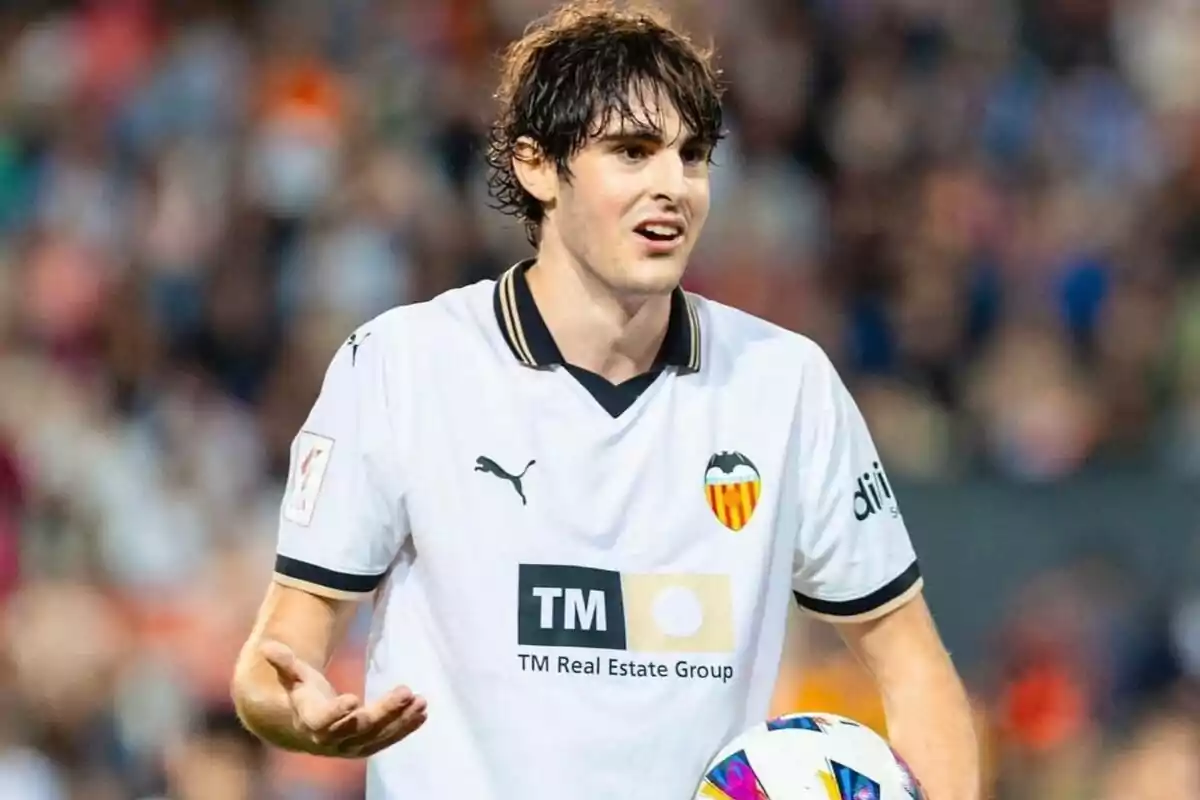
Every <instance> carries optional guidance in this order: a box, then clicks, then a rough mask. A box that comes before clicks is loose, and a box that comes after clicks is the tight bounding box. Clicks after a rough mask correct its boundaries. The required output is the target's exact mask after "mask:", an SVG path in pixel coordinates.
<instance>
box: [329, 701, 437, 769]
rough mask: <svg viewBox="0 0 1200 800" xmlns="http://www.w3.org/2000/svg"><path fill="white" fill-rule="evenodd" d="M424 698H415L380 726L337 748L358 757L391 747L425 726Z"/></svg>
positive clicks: (345, 741) (348, 739)
mask: <svg viewBox="0 0 1200 800" xmlns="http://www.w3.org/2000/svg"><path fill="white" fill-rule="evenodd" d="M428 716H429V713H428V711H427V705H426V702H425V698H423V697H417V698H414V699H413V700H412V702H410V703H409V704H407V705H406V706H404V708H403V709H401V710H400V711H399V712H397V713H394V714H392V715H391V716H389V717H388V718H387V719H386V720H385V721H384V722H383V723H382V724H380V725H379V726H377V727H375V728H374V729H373V730H370V731H367V732H366V733H363V734H359V735H355V736H351V737H348V738H346V739H344V740H343V741H342V742H340V743H339V747H341V748H344V749H345V750H347V751H348V752H351V753H354V754H356V755H357V756H359V757H364V756H369V755H373V754H375V753H378V752H379V751H380V750H383V749H385V748H388V747H391V746H392V745H394V744H395V743H396V742H398V741H400V740H401V739H403V738H404V737H406V736H408V735H409V734H410V733H412V732H413V731H415V730H416V729H417V728H420V727H421V726H422V725H424V724H425V720H426V719H427V718H428Z"/></svg>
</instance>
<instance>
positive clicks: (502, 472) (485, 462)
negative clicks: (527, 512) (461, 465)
mask: <svg viewBox="0 0 1200 800" xmlns="http://www.w3.org/2000/svg"><path fill="white" fill-rule="evenodd" d="M536 463H537V462H536V461H532V460H531V461H530V462H529V463H528V464H526V465H525V469H523V470H521V474H520V475H513V474H511V473H510V472H508V471H507V470H506V469H504V467H502V466H500V465H499V464H497V463H496V462H495V461H492V460H491V459H490V458H488V457H487V456H480V457H479V458H477V459H475V471H476V472H484V473H487V474H488V475H495V476H496V477H497V478H500V479H501V480H505V481H508V482H509V483H511V484H512V487H513V489H514V490H515V491H516V493H517V496H518V497H520V498H521V505H527V503H526V501H525V489H524V488H523V486H522V484H521V482H522V480H524V478H525V473H526V472H529V468H530V467H532V466H533V465H534V464H536Z"/></svg>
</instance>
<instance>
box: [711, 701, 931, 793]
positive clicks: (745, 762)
mask: <svg viewBox="0 0 1200 800" xmlns="http://www.w3.org/2000/svg"><path fill="white" fill-rule="evenodd" d="M924 798H925V795H924V793H923V792H922V791H921V787H920V784H919V783H917V781H916V779H914V778H913V776H912V772H911V771H910V770H909V768H908V766H907V765H906V764H905V763H904V760H903V759H901V758H900V757H899V756H898V755H897V754H896V753H895V751H893V750H892V748H891V746H890V745H888V743H887V741H885V740H884V739H883V738H882V737H881V736H879V735H878V734H876V733H875V732H874V731H872V730H871V729H870V728H868V727H866V726H865V725H861V724H859V723H857V722H855V721H854V720H851V719H846V718H845V717H839V716H837V715H836V714H823V713H818V712H806V713H799V714H788V715H786V716H782V717H777V718H775V719H772V720H768V721H767V722H763V723H759V724H758V725H755V726H754V727H752V728H750V729H749V730H747V731H745V732H743V733H742V734H741V735H739V736H738V737H736V738H735V739H734V740H733V741H732V742H730V743H729V744H727V745H726V746H725V747H724V749H722V750H721V752H720V753H718V754H717V755H716V757H715V758H714V759H713V760H712V763H711V764H709V766H708V769H706V770H705V774H704V780H703V782H702V783H701V784H700V788H699V789H697V791H696V798H695V800H924Z"/></svg>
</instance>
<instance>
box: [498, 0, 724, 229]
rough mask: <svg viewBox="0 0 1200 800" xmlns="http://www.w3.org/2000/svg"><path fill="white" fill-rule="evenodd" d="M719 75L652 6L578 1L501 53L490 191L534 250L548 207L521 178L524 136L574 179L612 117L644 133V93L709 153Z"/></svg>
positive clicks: (706, 54) (717, 114) (652, 123)
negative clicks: (573, 170) (573, 163)
mask: <svg viewBox="0 0 1200 800" xmlns="http://www.w3.org/2000/svg"><path fill="white" fill-rule="evenodd" d="M719 75H720V73H719V72H718V70H717V69H716V67H715V66H714V64H713V51H712V48H701V47H699V46H697V45H696V44H694V43H693V42H692V41H691V39H689V38H688V37H687V36H686V35H684V34H683V33H680V32H679V31H677V30H675V29H674V28H672V27H671V26H670V24H669V23H668V22H667V20H666V18H665V17H664V16H663V15H662V14H661V13H659V12H658V11H656V10H654V9H652V8H649V7H645V8H637V9H630V10H622V9H618V8H617V7H616V6H615V5H614V4H613V3H610V2H599V1H597V0H584V2H574V3H570V4H568V5H565V6H562V7H560V8H559V9H557V10H556V11H554V12H552V13H551V14H549V15H548V16H546V17H544V18H542V19H540V20H538V21H536V22H534V23H533V24H532V25H531V26H530V27H529V28H528V29H527V30H526V31H525V35H524V36H523V37H522V38H521V39H519V40H517V41H516V42H514V43H513V44H512V45H510V46H509V47H508V49H507V50H506V51H505V52H504V59H503V63H502V67H501V78H500V87H499V89H498V91H497V93H496V99H497V100H498V102H499V111H498V113H497V116H496V120H495V122H494V123H493V125H492V128H491V132H490V135H489V140H488V151H487V163H488V167H489V176H488V189H489V192H490V194H491V196H492V198H493V200H494V201H495V207H496V208H497V209H498V210H500V211H502V212H504V213H506V214H509V215H511V216H515V217H517V218H518V219H520V220H521V221H522V222H524V224H525V231H526V236H527V237H528V239H529V243H530V244H532V245H534V246H537V242H538V232H539V230H540V228H541V223H542V219H543V216H544V213H545V210H544V209H543V207H542V204H541V202H539V201H538V200H537V198H535V197H533V196H532V195H530V194H529V193H528V192H527V191H525V188H524V187H523V186H522V185H521V182H520V181H519V180H518V179H517V176H516V173H515V171H514V169H513V159H514V158H525V157H529V155H532V154H526V153H525V152H524V148H521V147H519V146H518V142H519V141H520V140H521V139H522V138H528V139H529V140H531V141H532V142H533V143H534V144H535V146H536V148H537V151H538V152H537V155H538V156H539V157H541V158H546V159H550V160H552V161H554V163H555V164H556V165H557V167H558V170H559V174H560V175H563V176H565V177H569V176H570V170H569V168H568V162H569V161H570V159H571V157H572V156H574V155H575V154H576V153H578V152H579V150H581V149H582V148H583V147H584V146H585V145H586V144H587V142H588V141H589V139H592V138H594V137H596V136H598V135H600V134H601V133H602V132H603V131H604V130H606V129H607V128H608V126H609V124H610V123H611V122H612V120H613V117H614V115H616V116H617V117H618V118H619V119H621V120H622V121H625V122H630V123H633V124H634V125H636V126H638V127H648V128H649V129H650V130H661V127H662V126H661V125H660V124H657V121H656V120H647V119H638V118H637V109H639V108H642V107H644V104H643V103H642V102H641V101H643V100H645V99H647V98H653V97H659V96H661V97H664V98H666V99H668V100H670V101H671V104H672V105H674V106H675V108H676V110H677V111H678V112H679V115H680V118H681V119H682V121H683V123H684V125H686V126H687V128H688V131H689V133H690V135H691V136H692V137H694V139H695V141H696V142H697V143H699V144H701V145H704V146H706V147H707V148H708V149H709V152H711V148H713V147H715V146H716V144H717V142H718V141H720V140H721V139H722V138H724V131H723V129H722V109H721V86H720V80H719Z"/></svg>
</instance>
